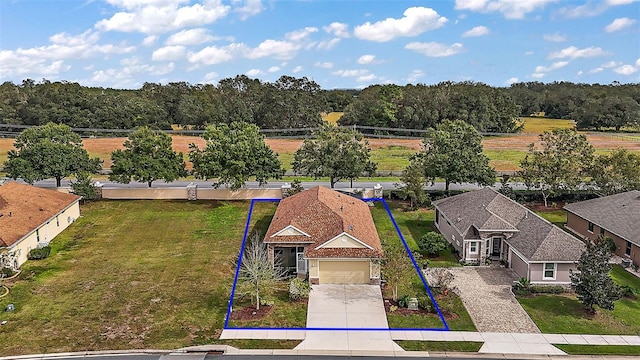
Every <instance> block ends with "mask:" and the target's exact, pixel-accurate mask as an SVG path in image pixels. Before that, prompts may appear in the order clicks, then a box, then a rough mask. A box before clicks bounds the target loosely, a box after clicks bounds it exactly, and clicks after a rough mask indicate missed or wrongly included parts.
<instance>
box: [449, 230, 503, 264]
mask: <svg viewBox="0 0 640 360" xmlns="http://www.w3.org/2000/svg"><path fill="white" fill-rule="evenodd" d="M508 253H509V245H508V244H507V243H506V242H505V241H504V236H502V235H493V236H489V237H487V238H476V239H464V242H463V246H462V253H461V256H460V258H461V260H463V261H464V262H472V263H473V262H476V263H478V265H488V264H490V263H491V262H499V261H501V260H506V259H507V256H508V255H507V254H508Z"/></svg>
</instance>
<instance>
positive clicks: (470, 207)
mask: <svg viewBox="0 0 640 360" xmlns="http://www.w3.org/2000/svg"><path fill="white" fill-rule="evenodd" d="M433 204H434V206H435V208H436V214H435V226H436V227H437V228H438V230H439V231H440V233H442V234H443V235H444V236H445V237H446V239H447V240H448V241H449V243H451V245H453V247H454V248H455V249H456V250H457V251H458V253H459V256H460V258H461V260H463V261H466V262H478V263H480V265H483V264H485V261H486V259H487V258H489V259H492V260H502V261H504V262H506V264H507V266H508V267H509V268H511V269H513V271H514V272H515V273H516V274H517V275H518V276H520V277H522V278H527V279H528V280H529V281H530V282H531V283H532V284H564V285H567V284H569V283H571V279H570V277H569V270H571V269H575V268H576V263H577V261H578V259H579V258H580V255H581V254H582V253H583V252H584V250H585V244H584V243H583V242H582V241H581V240H579V239H577V238H575V237H574V236H572V235H570V234H568V233H566V232H565V231H563V230H562V229H560V228H558V227H557V226H555V225H553V224H551V223H550V222H548V221H547V220H545V219H543V218H541V217H540V216H538V215H537V214H536V213H534V212H532V211H530V210H529V209H527V208H526V207H524V206H522V205H520V204H518V203H517V202H515V201H513V200H511V199H509V198H507V197H506V196H504V195H502V194H500V193H498V192H496V191H495V190H493V189H491V188H488V187H487V188H483V189H480V190H476V191H471V192H467V193H463V194H460V195H456V196H451V197H448V198H445V199H441V200H437V201H434V202H433Z"/></svg>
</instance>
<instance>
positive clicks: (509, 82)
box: [504, 77, 520, 85]
mask: <svg viewBox="0 0 640 360" xmlns="http://www.w3.org/2000/svg"><path fill="white" fill-rule="evenodd" d="M519 81H520V79H518V78H517V77H512V78H509V79H508V80H507V81H505V82H504V83H505V84H506V85H511V84H515V83H517V82H519Z"/></svg>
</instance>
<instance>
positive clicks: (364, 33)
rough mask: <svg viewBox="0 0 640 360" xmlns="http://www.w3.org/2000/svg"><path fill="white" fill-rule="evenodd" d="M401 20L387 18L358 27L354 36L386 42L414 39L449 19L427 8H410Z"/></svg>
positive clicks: (440, 25)
mask: <svg viewBox="0 0 640 360" xmlns="http://www.w3.org/2000/svg"><path fill="white" fill-rule="evenodd" d="M403 15H404V16H403V17H402V18H400V19H395V18H387V19H385V20H382V21H378V22H375V23H371V22H368V21H367V22H366V23H364V24H362V25H360V26H356V27H355V28H354V30H353V33H354V35H355V36H356V37H357V38H359V39H363V40H369V41H376V42H386V41H391V40H393V39H395V38H398V37H413V36H417V35H420V34H422V33H424V32H426V31H429V30H433V29H437V28H439V27H442V26H444V24H445V23H446V22H447V18H446V17H444V16H440V15H438V13H437V12H436V11H435V10H433V9H430V8H426V7H410V8H408V9H407V10H405V12H404V14H403Z"/></svg>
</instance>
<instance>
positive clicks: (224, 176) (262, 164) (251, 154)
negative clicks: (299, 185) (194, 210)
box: [189, 122, 283, 190]
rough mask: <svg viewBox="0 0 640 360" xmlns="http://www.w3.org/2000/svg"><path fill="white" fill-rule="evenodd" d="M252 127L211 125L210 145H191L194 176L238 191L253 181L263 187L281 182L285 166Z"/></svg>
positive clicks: (209, 131) (209, 127)
mask: <svg viewBox="0 0 640 360" xmlns="http://www.w3.org/2000/svg"><path fill="white" fill-rule="evenodd" d="M259 130H260V129H258V127H257V126H255V125H253V124H248V123H245V122H233V123H231V124H230V125H227V124H219V125H210V126H208V127H207V129H206V130H205V132H204V135H203V137H204V139H205V140H206V141H207V145H206V147H205V148H204V149H202V150H201V149H199V148H198V147H197V146H196V145H195V144H191V145H189V148H190V149H191V150H190V151H189V159H190V160H191V162H192V163H193V170H194V175H195V176H196V177H197V178H200V179H213V178H217V179H218V181H217V182H215V183H214V186H215V187H219V186H220V185H225V186H229V187H230V188H231V189H233V190H236V189H239V188H241V187H243V186H244V184H245V182H246V181H247V180H249V178H250V177H252V176H253V177H255V179H256V181H258V182H259V183H260V185H263V184H266V182H267V179H271V178H275V179H279V178H280V177H281V176H282V175H283V171H282V166H281V164H280V160H279V159H278V154H276V153H275V152H274V151H273V150H271V148H269V146H267V144H265V143H264V135H262V134H260V132H259Z"/></svg>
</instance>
